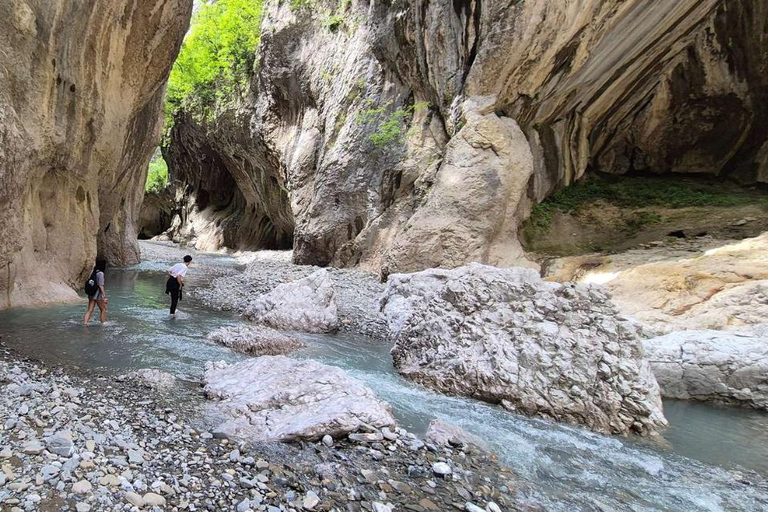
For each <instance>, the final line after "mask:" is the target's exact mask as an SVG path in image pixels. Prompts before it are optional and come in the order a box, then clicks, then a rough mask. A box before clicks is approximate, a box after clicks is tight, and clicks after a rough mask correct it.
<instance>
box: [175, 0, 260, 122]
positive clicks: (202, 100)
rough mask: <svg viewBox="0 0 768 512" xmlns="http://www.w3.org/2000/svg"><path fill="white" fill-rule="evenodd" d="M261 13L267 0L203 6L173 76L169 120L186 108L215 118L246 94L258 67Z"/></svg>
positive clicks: (224, 0) (231, 0)
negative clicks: (255, 64)
mask: <svg viewBox="0 0 768 512" xmlns="http://www.w3.org/2000/svg"><path fill="white" fill-rule="evenodd" d="M261 14H262V0H217V1H216V2H212V3H204V4H202V5H201V6H200V8H199V9H198V10H197V12H195V14H194V15H193V17H192V24H191V27H190V30H189V33H188V34H187V36H186V38H185V39H184V43H183V44H182V47H181V51H180V52H179V56H178V58H177V59H176V62H175V64H174V66H173V69H172V71H171V76H170V79H169V81H168V91H167V93H166V104H165V112H166V121H172V118H173V116H174V115H175V114H176V113H177V112H179V111H180V110H184V111H185V112H188V113H190V114H192V115H193V116H195V117H196V118H198V119H209V118H210V117H211V116H212V115H213V114H214V113H215V112H216V110H217V109H219V108H221V107H222V106H225V105H227V104H229V103H231V102H233V101H235V100H236V99H237V98H239V97H240V96H241V94H242V93H243V92H244V91H245V90H246V89H247V87H248V77H249V76H250V74H251V71H252V70H253V66H254V59H255V55H256V49H257V47H258V44H259V37H260V27H261ZM169 127H170V125H169V124H167V125H166V129H167V128H169Z"/></svg>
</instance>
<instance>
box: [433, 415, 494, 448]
mask: <svg viewBox="0 0 768 512" xmlns="http://www.w3.org/2000/svg"><path fill="white" fill-rule="evenodd" d="M424 439H425V440H426V441H427V442H428V443H432V444H434V445H436V446H468V445H473V446H476V447H478V448H481V449H483V450H488V444H487V443H486V442H485V441H483V440H482V439H480V438H479V437H477V436H474V435H472V434H470V433H469V432H466V431H465V430H463V429H462V428H460V427H457V426H456V425H453V424H451V423H448V422H446V421H442V420H438V419H434V420H432V421H430V422H429V427H427V432H426V433H425V434H424Z"/></svg>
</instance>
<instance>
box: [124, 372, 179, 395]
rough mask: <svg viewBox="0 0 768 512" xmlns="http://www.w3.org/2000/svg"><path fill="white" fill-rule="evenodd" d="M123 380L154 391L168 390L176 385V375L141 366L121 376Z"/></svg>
mask: <svg viewBox="0 0 768 512" xmlns="http://www.w3.org/2000/svg"><path fill="white" fill-rule="evenodd" d="M123 378H124V379H125V380H128V381H130V382H133V383H134V384H136V385H139V386H143V387H145V388H149V389H154V390H156V391H168V390H170V389H172V388H173V387H174V386H175V385H176V377H174V376H173V375H171V374H170V373H168V372H164V371H162V370H157V369H155V368H142V369H140V370H136V371H133V372H130V373H129V374H127V375H125V376H123Z"/></svg>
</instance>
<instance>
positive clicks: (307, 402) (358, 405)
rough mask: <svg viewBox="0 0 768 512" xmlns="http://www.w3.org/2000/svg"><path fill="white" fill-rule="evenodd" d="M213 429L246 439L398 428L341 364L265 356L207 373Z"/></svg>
mask: <svg viewBox="0 0 768 512" xmlns="http://www.w3.org/2000/svg"><path fill="white" fill-rule="evenodd" d="M205 393H206V394H207V395H208V396H209V397H211V398H213V399H216V400H218V401H217V402H213V403H211V404H210V412H211V414H212V415H213V416H214V417H218V418H220V420H221V423H220V425H219V426H218V427H217V428H216V429H215V432H219V433H220V434H223V435H226V436H227V437H230V438H234V439H243V440H248V441H291V440H297V439H309V440H317V439H320V438H322V437H323V436H324V435H331V436H333V437H341V436H343V435H346V434H347V433H349V432H355V431H357V430H359V429H360V428H362V427H364V426H366V425H370V426H373V427H376V428H381V427H391V426H394V424H395V420H394V418H393V417H392V414H391V412H390V410H389V406H388V405H386V404H384V403H383V402H381V401H379V400H378V399H377V398H376V396H375V395H374V393H373V391H371V390H370V389H368V388H367V387H365V386H364V385H363V384H362V383H360V382H359V381H357V380H355V379H353V378H351V377H349V376H347V374H346V373H344V372H343V371H342V370H340V369H339V368H335V367H333V366H326V365H323V364H320V363H317V362H314V361H296V360H293V359H289V358H287V357H283V356H274V357H271V356H264V357H259V358H256V359H251V360H248V361H244V362H242V363H238V364H235V365H231V366H226V365H223V366H222V365H214V366H212V367H209V368H208V369H207V370H206V372H205Z"/></svg>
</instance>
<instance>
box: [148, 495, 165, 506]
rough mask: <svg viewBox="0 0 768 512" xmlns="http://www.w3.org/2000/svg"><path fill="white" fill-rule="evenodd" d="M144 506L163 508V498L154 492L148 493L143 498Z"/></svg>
mask: <svg viewBox="0 0 768 512" xmlns="http://www.w3.org/2000/svg"><path fill="white" fill-rule="evenodd" d="M143 500H144V504H145V505H148V506H150V507H164V506H165V498H163V497H162V496H160V495H159V494H156V493H154V492H148V493H146V494H145V495H144V496H143Z"/></svg>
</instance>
